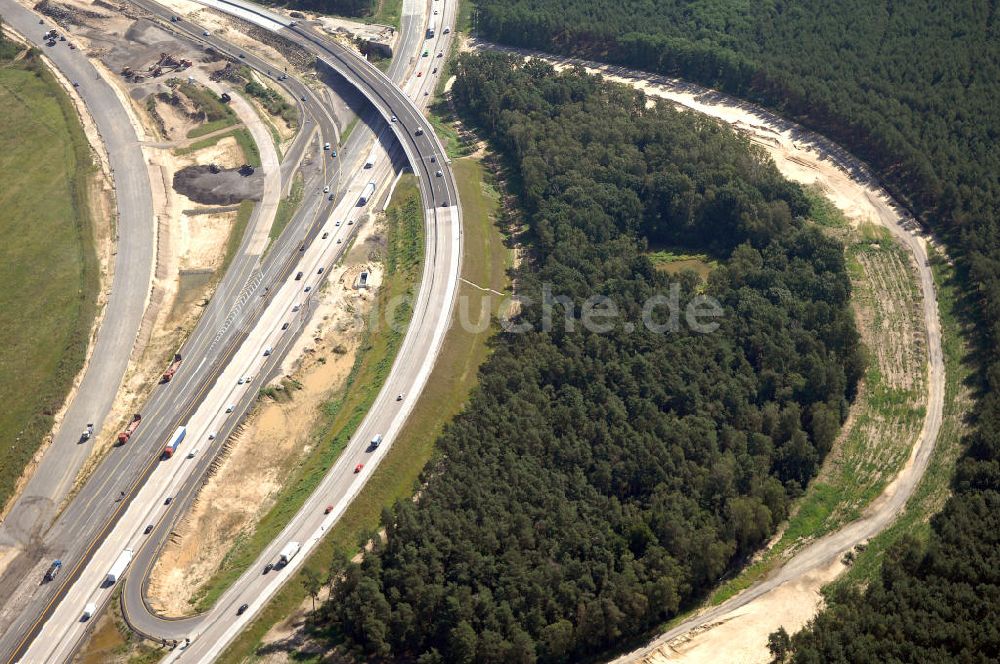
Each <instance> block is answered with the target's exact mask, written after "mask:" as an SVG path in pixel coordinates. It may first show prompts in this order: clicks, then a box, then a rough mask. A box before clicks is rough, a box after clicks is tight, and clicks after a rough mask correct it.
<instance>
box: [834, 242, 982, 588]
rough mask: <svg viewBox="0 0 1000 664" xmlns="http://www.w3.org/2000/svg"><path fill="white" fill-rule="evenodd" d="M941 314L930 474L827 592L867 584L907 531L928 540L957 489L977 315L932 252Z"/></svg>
mask: <svg viewBox="0 0 1000 664" xmlns="http://www.w3.org/2000/svg"><path fill="white" fill-rule="evenodd" d="M931 263H932V266H933V272H934V283H935V285H936V288H937V296H938V311H939V314H940V317H941V346H942V351H943V354H944V364H945V378H946V380H945V392H944V417H943V418H942V422H941V430H940V432H939V433H938V438H937V442H936V443H935V446H934V451H933V453H932V454H931V458H930V462H929V464H928V466H927V470H926V472H925V473H924V476H923V477H922V478H921V480H920V483H919V484H918V485H917V488H916V490H915V491H914V493H913V495H912V496H911V497H910V500H909V501H907V503H906V511H905V512H904V513H903V514H902V515H901V516H900V517H899V519H897V520H896V521H895V522H894V523H893V524H892V525H891V526H889V527H888V528H886V529H885V530H884V531H882V532H881V533H879V534H878V535H876V536H875V537H873V538H872V539H871V540H870V541H869V542H868V545H867V546H866V547H865V548H864V550H863V551H859V552H857V553H856V554H855V555H854V559H853V562H852V564H851V568H850V569H849V570H848V571H847V573H846V574H844V575H843V576H842V577H841V578H839V579H837V580H836V581H835V582H833V583H832V584H830V586H829V587H828V588H825V589H824V592H829V591H830V590H833V589H835V588H836V587H837V586H840V585H853V584H864V583H868V582H871V581H873V580H875V579H876V578H877V572H878V570H879V568H880V565H881V562H882V556H883V555H884V554H885V551H886V549H887V548H888V547H889V546H890V545H892V544H893V543H894V542H896V541H897V540H899V538H900V537H902V536H903V535H909V536H911V537H916V538H918V539H920V540H926V539H927V537H928V536H929V534H930V523H929V519H930V517H931V516H933V515H934V514H937V512H939V511H940V510H941V508H942V507H943V506H944V503H945V501H946V500H947V499H948V496H949V495H950V494H951V480H952V477H953V476H954V473H955V463H956V462H957V460H958V457H959V456H960V455H961V453H962V438H963V436H965V434H966V433H967V432H968V424H967V422H966V418H967V417H968V414H969V413H970V412H971V410H972V405H973V398H972V393H971V391H970V382H971V380H972V379H973V373H974V371H975V367H974V366H972V364H971V363H970V360H972V359H973V356H972V354H971V345H970V344H971V342H970V336H971V333H972V325H971V324H970V323H969V320H971V316H970V315H969V313H968V312H967V311H964V310H965V309H967V308H968V306H969V305H968V303H967V302H965V301H963V299H962V298H963V295H962V286H961V284H960V283H958V281H957V277H956V275H955V269H954V268H953V267H951V266H949V265H948V264H947V263H946V262H945V261H943V260H940V259H935V258H932V261H931Z"/></svg>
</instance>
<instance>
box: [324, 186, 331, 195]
mask: <svg viewBox="0 0 1000 664" xmlns="http://www.w3.org/2000/svg"><path fill="white" fill-rule="evenodd" d="M323 193H324V194H329V193H330V187H329V186H326V187H323Z"/></svg>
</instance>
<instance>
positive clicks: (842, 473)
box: [710, 206, 965, 604]
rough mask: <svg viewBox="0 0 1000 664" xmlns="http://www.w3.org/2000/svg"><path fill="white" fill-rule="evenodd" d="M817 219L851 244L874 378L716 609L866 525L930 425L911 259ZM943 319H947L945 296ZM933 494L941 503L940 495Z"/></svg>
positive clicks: (955, 364)
mask: <svg viewBox="0 0 1000 664" xmlns="http://www.w3.org/2000/svg"><path fill="white" fill-rule="evenodd" d="M815 208H816V206H814V209H815ZM819 215H822V216H820V218H819V219H817V221H819V223H821V224H823V225H824V226H827V227H831V228H836V227H838V226H839V227H841V230H839V231H834V232H837V233H839V234H845V243H846V244H847V260H848V271H849V273H850V276H851V281H852V285H853V289H854V303H855V309H856V311H857V315H858V320H859V328H860V329H861V331H862V336H863V340H864V343H865V346H866V348H867V351H868V356H869V358H868V359H869V362H868V368H867V370H866V373H865V377H864V380H863V384H862V386H861V389H860V393H859V396H858V399H857V401H856V403H855V405H854V407H853V410H852V414H851V418H850V419H849V421H848V422H847V423H846V424H845V427H844V430H843V431H842V433H841V436H840V438H839V439H838V441H837V443H836V444H835V445H834V449H833V450H832V451H831V452H830V454H829V456H828V457H827V460H826V461H825V463H824V466H823V469H822V470H821V472H820V474H819V476H818V477H817V478H816V479H814V480H813V481H812V482H811V483H810V485H809V487H808V488H807V490H806V492H805V494H804V495H803V496H802V497H801V498H800V499H799V500H798V502H797V504H796V506H795V509H794V512H793V514H792V516H791V517H790V518H789V520H788V523H787V527H786V529H785V531H784V533H783V534H782V536H781V537H780V539H779V540H778V541H777V542H776V543H775V545H774V546H773V547H772V548H771V549H770V550H769V551H768V552H767V553H765V554H764V555H763V556H762V557H761V558H760V559H759V560H758V561H756V562H755V563H754V564H752V565H750V566H749V567H747V568H746V569H744V570H742V571H741V572H740V573H739V574H738V575H737V576H736V577H735V578H733V579H731V580H729V581H726V582H724V583H723V584H722V585H721V586H720V587H719V588H718V589H717V590H716V592H715V593H714V595H713V596H712V597H711V600H710V603H712V604H718V603H721V602H723V601H725V600H726V599H728V598H729V597H732V596H733V595H734V594H736V593H738V592H739V591H741V590H743V589H745V588H747V587H749V586H750V585H752V584H753V583H754V582H755V581H757V580H758V579H760V578H761V577H763V576H764V575H765V574H767V573H768V572H769V571H771V570H772V569H774V568H775V566H776V565H778V564H779V563H780V562H781V561H782V560H785V559H786V558H787V557H788V556H789V555H790V554H791V553H792V552H793V551H794V550H795V549H796V548H798V547H800V546H801V545H803V544H805V543H807V542H808V541H810V540H812V539H815V538H817V537H821V536H823V535H825V534H827V533H829V532H832V531H834V530H836V529H837V528H839V527H841V526H843V525H844V524H846V523H848V522H850V521H852V520H854V519H857V518H858V517H859V516H861V514H862V512H863V511H864V509H865V507H867V506H868V505H869V504H870V503H871V502H872V501H873V500H874V499H875V498H877V497H878V495H879V494H880V493H881V492H882V491H883V490H884V489H885V487H886V486H887V485H888V483H889V482H891V481H892V479H893V478H894V477H895V476H896V475H897V474H898V473H899V471H900V470H901V469H902V467H903V465H904V464H905V463H906V460H907V459H908V457H909V454H910V450H911V448H912V446H913V445H914V444H915V442H916V440H917V437H918V436H919V434H920V430H921V426H922V424H923V419H924V414H925V412H926V393H927V371H926V362H927V359H926V338H925V335H924V327H923V316H922V309H921V307H922V304H921V303H922V300H921V298H920V293H919V289H918V286H917V283H916V273H915V269H914V268H913V266H912V259H911V257H910V256H909V254H908V253H907V252H906V251H905V250H904V249H903V248H902V247H901V246H899V245H898V244H896V243H895V242H894V241H892V240H891V238H890V236H889V234H888V232H887V231H886V230H885V229H882V228H879V227H875V226H871V225H864V226H862V227H861V228H860V229H858V230H855V231H847V230H844V229H843V224H842V223H841V222H839V221H838V220H837V216H838V215H837V213H836V211H835V210H834V209H831V208H830V207H826V206H824V207H823V208H821V209H820V210H819ZM814 216H817V214H814ZM942 316H943V317H944V316H946V313H945V303H944V294H942ZM944 322H945V323H946V324H945V326H944V329H943V333H944V344H945V346H946V348H945V356H946V357H945V359H946V361H947V362H948V365H947V367H946V370H947V372H948V379H949V385H951V387H949V391H950V393H951V394H952V395H955V394H956V391H955V390H957V387H956V386H955V385H953V384H952V383H953V381H954V380H957V379H958V378H957V377H958V376H960V375H961V374H962V372H963V370H962V368H961V366H960V365H961V351H960V350H956V348H955V344H956V339H959V338H960V335H959V333H958V332H959V331H958V329H957V328H956V326H955V325H954V322H953V321H952V322H951V323H949V322H948V321H944ZM949 347H950V348H949ZM946 399H948V397H946ZM951 401H954V402H955V403H949V406H947V407H946V411H945V423H944V426H943V428H942V439H944V438H949V437H954V443H955V444H956V445H957V438H958V431H959V430H960V429H961V420H962V417H963V415H964V412H965V408H964V406H963V405H960V404H959V401H961V400H956V399H949V402H951ZM939 446H940V447H939V449H938V452H936V459H937V463H940V464H942V465H943V466H947V469H945V468H941V469H940V471H939V472H941V473H942V474H944V475H948V474H949V473H950V470H948V469H950V468H951V467H952V466H953V464H954V452H952V453H950V454H951V459H950V461H947V460H945V459H943V458H942V457H941V454H940V452H941V449H944V448H947V447H949V446H950V444H949V443H943V442H941V441H940V440H939ZM929 474H931V473H929ZM932 493H935V494H937V493H938V490H933V491H932ZM942 500H943V499H942ZM924 516H926V514H925V515H924ZM908 518H910V517H906V519H908ZM918 518H921V517H918ZM890 530H892V529H890ZM865 560H868V557H865ZM866 564H867V563H866ZM859 573H860V567H859V568H858V569H857V570H852V572H851V574H852V575H853V576H856V575H857V574H859Z"/></svg>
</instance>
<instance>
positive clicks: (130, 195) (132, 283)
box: [0, 0, 156, 593]
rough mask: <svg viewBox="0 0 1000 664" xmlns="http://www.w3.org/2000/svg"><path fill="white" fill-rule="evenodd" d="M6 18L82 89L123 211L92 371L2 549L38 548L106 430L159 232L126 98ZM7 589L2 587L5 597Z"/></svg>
mask: <svg viewBox="0 0 1000 664" xmlns="http://www.w3.org/2000/svg"><path fill="white" fill-rule="evenodd" d="M0 14H2V15H3V17H4V21H5V22H6V23H7V25H9V26H10V27H12V28H13V29H14V30H16V31H17V32H18V33H20V34H21V35H23V36H24V38H25V39H27V40H28V41H29V42H31V43H32V44H33V45H35V46H36V47H38V48H40V49H42V51H43V52H44V53H45V55H46V56H47V57H48V58H49V59H50V60H51V62H52V63H53V64H54V65H55V66H56V68H57V69H58V70H59V71H60V72H61V73H62V74H63V76H65V77H66V78H67V79H68V80H69V81H75V82H77V83H79V84H80V85H79V87H77V89H76V90H77V93H78V94H79V95H80V97H81V98H82V99H83V101H84V103H85V104H86V106H87V110H88V111H89V113H90V115H91V116H93V118H94V122H95V124H96V125H97V129H98V131H99V132H100V135H101V139H102V141H103V143H104V146H105V149H106V150H107V155H108V161H109V165H110V167H111V171H112V177H113V180H114V185H115V197H116V202H117V205H118V218H117V224H116V228H115V230H116V231H117V244H116V249H117V251H116V254H115V257H114V277H113V279H112V283H111V291H110V294H109V298H108V302H107V307H106V309H105V311H104V318H103V320H102V321H101V325H100V329H99V330H98V333H97V339H96V342H95V344H94V348H93V351H92V354H91V357H90V360H89V363H88V365H87V369H86V371H85V372H84V375H83V379H82V381H81V382H80V385H79V387H78V389H77V392H76V395H75V397H74V398H73V400H72V402H71V403H70V405H69V407H68V408H67V410H66V413H65V416H64V417H63V420H62V422H61V423H60V425H59V427H58V429H57V430H56V432H55V437H54V439H53V442H52V444H51V445H50V446H49V448H48V449H47V450H46V452H45V454H44V456H43V457H42V460H41V462H40V463H39V465H38V467H37V468H36V469H35V471H34V473H33V475H32V477H31V479H30V480H29V481H28V483H27V485H26V487H25V488H24V491H23V492H22V493H21V496H20V497H19V498H18V500H17V501H16V502H15V503H14V505H12V506H11V509H10V511H9V513H8V514H7V516H6V518H5V519H4V521H3V522H2V524H0V544H2V545H6V546H22V547H28V548H34V547H36V546H37V543H38V540H39V538H40V537H41V535H42V533H43V532H44V530H45V529H46V528H47V527H48V525H49V523H50V521H51V519H52V518H54V517H55V515H56V510H57V506H58V504H59V503H60V502H61V501H62V500H63V499H64V498H65V497H66V495H67V494H68V493H69V490H70V489H71V488H72V485H73V480H74V478H75V477H76V474H77V471H79V469H80V467H81V466H82V465H83V462H84V461H85V460H86V459H87V457H88V456H89V454H90V445H87V444H83V445H81V444H79V442H80V434H81V432H82V431H83V430H84V428H85V427H86V426H87V424H88V423H93V424H94V428H95V431H100V430H101V427H102V426H103V424H104V419H105V417H106V416H107V414H108V412H109V411H110V410H111V405H112V403H113V402H114V399H115V395H116V394H117V392H118V387H119V385H120V384H121V381H122V376H123V375H124V374H125V368H126V367H127V366H128V361H129V356H130V354H131V352H132V347H133V345H134V343H135V339H136V337H137V335H138V333H139V326H140V324H141V322H142V315H143V311H144V310H145V308H146V301H147V297H148V294H149V290H150V284H151V282H152V276H153V248H154V241H155V237H156V233H155V225H154V216H153V198H152V194H151V193H150V184H149V179H148V177H147V169H146V162H145V159H144V158H143V155H142V151H141V149H140V147H139V138H138V136H136V133H135V129H134V127H133V125H132V123H131V122H130V121H129V117H128V114H127V112H126V110H125V108H124V107H123V105H122V103H121V101H120V98H119V97H118V96H117V95H116V94H115V93H114V91H113V90H112V89H111V86H110V85H109V84H108V83H107V82H106V81H104V80H103V79H102V78H101V77H100V76H98V74H97V70H96V69H95V68H94V66H93V64H91V62H90V61H89V60H88V59H87V57H86V55H85V54H84V53H83V52H82V51H80V50H71V49H69V48H68V47H67V46H66V44H65V43H64V42H57V43H56V46H53V47H47V46H45V42H44V40H42V39H41V37H42V35H43V34H44V33H45V32H46V31H48V30H49V29H50V28H51V27H52V24H51V22H50V21H49V20H48V19H42V18H41V17H40V16H39V15H38V14H36V13H34V12H32V11H30V10H28V9H27V8H25V7H23V6H22V5H20V4H19V3H18V2H16V0H0ZM39 21H42V24H39ZM26 567H27V562H26V559H24V558H21V559H19V560H14V561H12V562H11V563H10V564H9V566H8V569H9V570H10V571H11V572H12V573H14V574H15V578H16V576H17V574H19V573H23V571H24V570H25V569H26ZM7 590H10V589H9V588H7V587H6V586H4V585H3V584H0V593H2V592H4V591H7Z"/></svg>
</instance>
